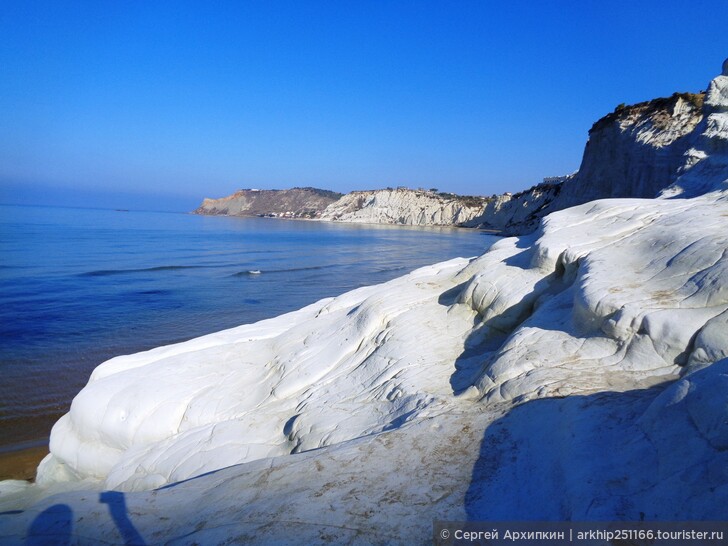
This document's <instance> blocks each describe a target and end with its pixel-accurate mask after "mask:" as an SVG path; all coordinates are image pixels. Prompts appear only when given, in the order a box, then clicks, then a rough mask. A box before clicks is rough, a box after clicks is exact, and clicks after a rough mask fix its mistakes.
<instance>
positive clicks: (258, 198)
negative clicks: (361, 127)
mask: <svg viewBox="0 0 728 546" xmlns="http://www.w3.org/2000/svg"><path fill="white" fill-rule="evenodd" d="M340 197H341V194H340V193H336V192H333V191H328V190H320V189H317V188H292V189H290V190H239V191H237V192H235V193H234V194H232V195H230V196H228V197H223V198H221V199H207V198H206V199H205V200H204V201H203V202H202V205H201V206H200V207H199V208H197V209H196V210H194V211H193V213H194V214H210V215H224V216H272V217H277V218H318V217H319V216H321V212H323V210H324V209H325V208H326V207H327V206H328V205H330V204H331V203H333V202H334V201H336V200H338V199H339V198H340Z"/></svg>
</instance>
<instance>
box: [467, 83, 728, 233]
mask: <svg viewBox="0 0 728 546" xmlns="http://www.w3.org/2000/svg"><path fill="white" fill-rule="evenodd" d="M714 86H715V83H713V84H711V90H712V89H713V87H714ZM712 93H713V95H716V96H717V95H720V93H721V91H719V90H718V89H717V88H716V89H715V90H714V91H712ZM715 100H717V99H711V100H710V101H708V100H705V94H703V93H675V94H673V95H672V96H670V97H668V98H660V99H655V100H651V101H648V102H641V103H639V104H635V105H632V106H625V105H619V106H618V107H617V108H616V109H615V110H614V112H612V113H611V114H608V115H607V116H605V117H603V118H602V119H600V120H599V121H597V122H596V123H595V124H594V125H593V126H592V128H591V130H590V131H589V140H588V141H587V143H586V147H585V149H584V155H583V158H582V161H581V166H580V167H579V170H578V171H577V172H576V173H574V174H573V175H569V176H564V177H555V178H551V179H546V180H544V183H542V184H539V185H537V186H534V187H532V188H530V189H528V190H526V191H523V192H520V193H517V194H513V195H511V194H508V193H506V194H504V195H500V196H498V197H496V198H495V199H493V200H491V201H490V202H489V203H488V205H487V206H486V207H485V209H484V210H483V213H482V214H481V215H479V216H477V217H475V218H473V219H472V220H470V221H469V222H467V223H466V224H465V225H466V226H468V227H478V228H485V229H493V230H497V231H499V232H500V233H502V234H503V235H518V234H524V233H530V232H532V231H533V230H534V229H535V228H536V227H537V226H538V223H539V221H540V220H541V218H543V217H544V216H546V215H548V214H550V213H552V212H555V211H558V210H563V209H566V208H569V207H572V206H575V205H580V204H582V203H587V202H589V201H593V200H595V199H605V198H618V197H656V196H657V195H658V194H659V193H660V192H661V191H662V190H665V189H666V188H668V187H670V186H671V185H672V184H674V183H675V181H676V180H677V178H678V177H679V176H680V175H681V174H682V172H683V171H684V165H685V164H686V162H687V163H689V162H690V160H689V159H688V158H686V154H687V152H688V150H690V149H691V145H692V143H693V141H694V140H695V138H696V135H698V134H700V132H701V131H700V127H699V125H700V124H701V123H703V122H702V121H701V120H703V119H704V118H705V117H706V114H705V113H704V108H713V107H711V106H709V103H710V102H711V101H713V102H715ZM704 102H705V106H704V104H703V103H704ZM713 117H715V115H713ZM711 119H713V118H711ZM716 123H725V122H720V121H718V120H716V121H715V123H714V125H715V124H716ZM691 153H692V155H693V159H692V161H693V162H695V161H697V160H698V159H699V158H700V157H702V152H699V151H697V150H695V151H693V152H691ZM699 178H700V180H703V181H704V180H705V176H704V175H700V176H699ZM681 191H682V190H680V191H677V190H676V191H674V192H673V194H674V195H677V194H679V193H680V192H681ZM704 191H705V188H703V190H702V192H704ZM699 193H701V190H700V189H698V190H696V191H694V192H692V195H697V194H699Z"/></svg>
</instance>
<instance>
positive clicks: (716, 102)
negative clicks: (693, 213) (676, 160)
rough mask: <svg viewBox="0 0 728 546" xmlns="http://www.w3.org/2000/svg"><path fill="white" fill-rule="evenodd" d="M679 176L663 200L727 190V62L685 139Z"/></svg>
mask: <svg viewBox="0 0 728 546" xmlns="http://www.w3.org/2000/svg"><path fill="white" fill-rule="evenodd" d="M678 174H679V175H680V177H679V178H678V179H677V180H676V181H675V183H674V184H672V185H671V186H670V187H668V188H666V189H665V191H663V192H662V196H663V197H692V196H695V195H701V194H703V193H707V192H709V191H715V190H723V189H725V188H726V187H728V59H726V60H725V62H724V63H723V73H722V74H721V75H720V76H718V77H717V78H715V79H713V81H711V82H710V86H709V87H708V92H707V93H706V96H705V101H704V104H703V119H702V121H701V122H700V124H699V125H698V127H697V128H696V130H695V131H694V132H693V134H692V135H691V137H690V139H689V147H688V149H687V151H686V152H685V154H684V155H683V164H682V166H681V168H680V169H679V171H678Z"/></svg>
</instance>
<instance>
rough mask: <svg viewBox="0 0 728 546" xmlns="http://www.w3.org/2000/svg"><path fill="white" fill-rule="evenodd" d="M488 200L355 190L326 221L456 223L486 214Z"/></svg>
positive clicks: (337, 204)
mask: <svg viewBox="0 0 728 546" xmlns="http://www.w3.org/2000/svg"><path fill="white" fill-rule="evenodd" d="M486 202H487V200H486V199H485V198H481V197H463V196H457V195H451V194H438V193H436V192H433V191H425V190H410V189H404V188H398V189H384V190H371V191H355V192H351V193H349V194H346V195H344V196H343V197H342V198H341V199H339V200H338V201H336V202H335V203H332V204H331V205H329V206H328V207H326V210H324V212H323V214H322V215H321V219H322V220H329V221H335V222H351V223H362V224H400V225H406V226H456V225H460V224H462V223H464V222H467V221H468V220H471V219H472V218H474V217H475V216H478V215H480V214H481V213H482V211H483V207H484V206H485V204H486Z"/></svg>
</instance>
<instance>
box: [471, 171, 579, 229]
mask: <svg viewBox="0 0 728 546" xmlns="http://www.w3.org/2000/svg"><path fill="white" fill-rule="evenodd" d="M573 176H574V175H569V176H558V177H552V178H547V179H544V181H543V183H541V184H538V185H537V186H534V187H532V188H530V189H528V190H525V191H522V192H519V193H515V194H511V193H504V194H502V195H498V196H496V197H493V198H490V199H489V200H488V203H487V204H486V206H485V208H484V209H483V211H482V213H481V214H479V215H478V216H476V217H474V218H472V219H471V220H469V221H468V222H465V223H464V224H463V227H475V228H479V229H487V230H492V231H497V232H499V233H503V234H506V233H528V232H530V231H533V230H534V229H536V226H537V225H538V222H539V221H540V220H541V218H542V217H543V216H544V211H545V210H546V209H547V208H548V207H549V206H550V205H551V203H552V202H553V201H554V199H556V197H557V196H558V195H559V193H560V192H561V188H562V186H563V183H564V181H565V180H569V179H571V178H572V177H573Z"/></svg>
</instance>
